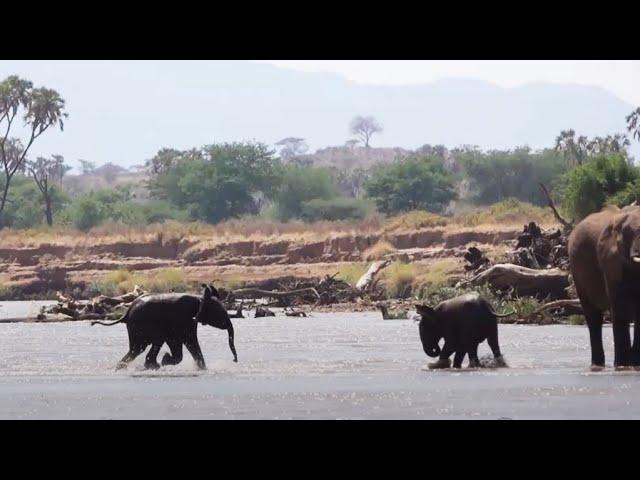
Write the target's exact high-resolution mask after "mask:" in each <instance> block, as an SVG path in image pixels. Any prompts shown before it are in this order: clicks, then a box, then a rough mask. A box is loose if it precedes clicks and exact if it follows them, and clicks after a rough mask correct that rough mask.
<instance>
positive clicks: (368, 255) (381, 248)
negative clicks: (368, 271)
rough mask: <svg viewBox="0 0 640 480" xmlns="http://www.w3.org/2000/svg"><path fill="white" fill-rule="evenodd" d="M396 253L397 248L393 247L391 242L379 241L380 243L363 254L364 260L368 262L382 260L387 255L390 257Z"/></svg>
mask: <svg viewBox="0 0 640 480" xmlns="http://www.w3.org/2000/svg"><path fill="white" fill-rule="evenodd" d="M395 251H396V247H394V246H393V245H391V244H390V243H389V242H387V241H386V240H379V241H378V243H376V244H375V245H373V246H371V247H369V248H367V249H366V250H365V251H364V252H362V258H364V259H365V260H366V261H371V260H380V259H381V258H382V257H384V256H385V255H388V254H390V253H393V252H395Z"/></svg>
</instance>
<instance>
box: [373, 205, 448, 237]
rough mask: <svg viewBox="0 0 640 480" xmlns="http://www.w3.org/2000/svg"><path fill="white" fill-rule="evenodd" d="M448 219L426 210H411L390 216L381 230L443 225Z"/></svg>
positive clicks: (413, 228)
mask: <svg viewBox="0 0 640 480" xmlns="http://www.w3.org/2000/svg"><path fill="white" fill-rule="evenodd" d="M448 223H449V220H448V219H447V218H445V217H442V216H440V215H436V214H435V213H431V212H427V211H426V210H413V211H411V212H407V213H403V214H400V215H397V216H395V217H391V218H390V219H389V220H388V221H387V224H386V225H385V226H384V229H383V231H385V232H393V231H397V230H403V231H404V230H419V229H421V228H433V227H444V226H446V225H447V224H448Z"/></svg>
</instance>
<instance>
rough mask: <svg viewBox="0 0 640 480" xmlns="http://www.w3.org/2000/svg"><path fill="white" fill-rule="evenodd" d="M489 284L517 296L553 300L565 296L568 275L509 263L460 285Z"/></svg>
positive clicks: (499, 265) (496, 266)
mask: <svg viewBox="0 0 640 480" xmlns="http://www.w3.org/2000/svg"><path fill="white" fill-rule="evenodd" d="M483 284H489V285H491V286H492V287H493V288H496V289H498V290H508V289H513V291H514V293H516V294H517V295H530V296H535V297H539V298H540V297H542V298H544V297H547V296H549V295H551V296H552V297H555V298H563V297H565V296H566V291H565V289H566V288H567V287H568V286H569V274H568V273H567V272H564V271H562V270H560V269H558V268H549V269H546V270H535V269H532V268H526V267H521V266H519V265H513V264H510V263H501V264H497V265H494V266H493V267H491V268H489V269H487V270H485V271H484V272H482V273H480V274H478V275H476V276H475V277H473V278H472V279H470V280H468V281H466V282H462V283H461V284H460V285H483Z"/></svg>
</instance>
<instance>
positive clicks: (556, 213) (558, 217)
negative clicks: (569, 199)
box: [538, 183, 574, 230]
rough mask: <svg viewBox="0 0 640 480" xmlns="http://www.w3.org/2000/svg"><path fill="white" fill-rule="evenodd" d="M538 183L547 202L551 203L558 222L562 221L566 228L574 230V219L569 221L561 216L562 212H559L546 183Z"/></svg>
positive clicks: (550, 205)
mask: <svg viewBox="0 0 640 480" xmlns="http://www.w3.org/2000/svg"><path fill="white" fill-rule="evenodd" d="M538 185H539V186H540V190H541V191H542V194H543V195H544V196H545V198H546V199H547V203H548V204H549V207H550V208H551V210H552V211H553V216H554V217H556V220H558V222H560V224H561V225H562V226H563V227H564V228H565V229H566V230H572V229H573V224H574V220H571V222H567V221H566V220H565V219H564V218H562V217H561V216H560V214H559V213H558V210H556V206H555V204H554V203H553V200H552V199H551V195H549V191H548V190H547V187H545V186H544V184H542V183H540V184H538Z"/></svg>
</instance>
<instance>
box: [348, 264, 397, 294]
mask: <svg viewBox="0 0 640 480" xmlns="http://www.w3.org/2000/svg"><path fill="white" fill-rule="evenodd" d="M389 263H391V262H390V261H389V260H379V261H377V262H373V263H372V264H371V266H369V270H367V273H365V274H364V275H362V276H361V277H360V279H359V280H358V282H357V283H356V290H357V291H359V292H362V293H365V292H368V291H369V290H370V289H371V288H372V287H373V284H374V280H375V278H376V275H377V274H378V273H380V271H381V270H382V269H383V268H385V267H386V266H387V265H389Z"/></svg>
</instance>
